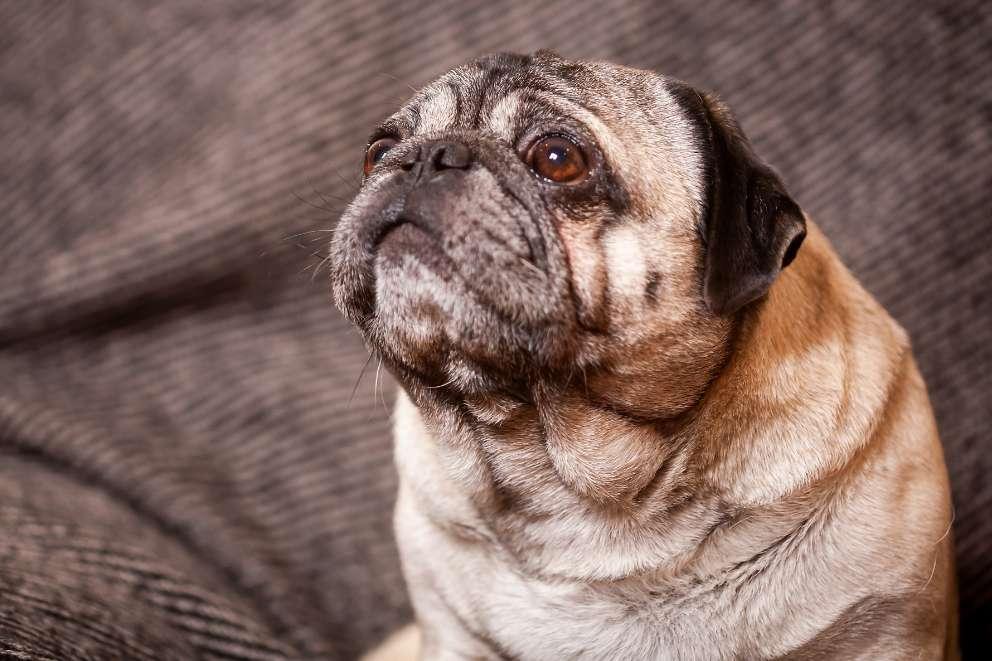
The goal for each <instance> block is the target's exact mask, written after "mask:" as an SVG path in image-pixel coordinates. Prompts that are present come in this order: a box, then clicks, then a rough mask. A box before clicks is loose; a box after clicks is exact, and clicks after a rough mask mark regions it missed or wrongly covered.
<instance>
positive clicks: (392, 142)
mask: <svg viewBox="0 0 992 661" xmlns="http://www.w3.org/2000/svg"><path fill="white" fill-rule="evenodd" d="M396 142H397V140H396V139H395V138H379V139H378V140H376V141H375V142H373V143H372V144H371V145H369V148H368V149H366V150H365V165H364V166H363V167H362V169H363V170H364V171H365V176H366V177H367V176H369V175H370V174H371V173H372V170H374V169H375V166H376V165H378V164H379V161H381V160H382V157H383V156H385V155H386V152H387V151H389V150H390V149H392V148H393V147H395V146H396Z"/></svg>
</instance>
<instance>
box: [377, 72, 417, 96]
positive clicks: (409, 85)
mask: <svg viewBox="0 0 992 661" xmlns="http://www.w3.org/2000/svg"><path fill="white" fill-rule="evenodd" d="M378 75H380V76H385V77H386V78H391V79H392V80H394V81H396V82H397V83H399V84H400V85H403V86H404V87H406V88H407V89H408V90H410V91H411V92H413V93H414V94H416V93H417V91H418V90H417V88H416V87H414V86H413V85H411V84H410V83H408V82H406V81H405V80H400V79H399V77H397V76H394V75H393V74H391V73H388V72H386V71H380V72H379V73H378ZM404 100H405V99H404Z"/></svg>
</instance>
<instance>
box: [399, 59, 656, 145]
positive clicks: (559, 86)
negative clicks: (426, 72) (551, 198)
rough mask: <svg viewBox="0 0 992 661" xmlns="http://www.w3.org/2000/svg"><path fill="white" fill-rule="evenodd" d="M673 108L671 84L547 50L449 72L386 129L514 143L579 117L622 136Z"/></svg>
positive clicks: (591, 126)
mask: <svg viewBox="0 0 992 661" xmlns="http://www.w3.org/2000/svg"><path fill="white" fill-rule="evenodd" d="M672 103H673V99H672V97H671V95H669V94H668V93H667V91H666V89H665V86H664V84H663V80H662V79H661V78H660V77H658V76H655V75H653V74H650V73H648V72H644V71H637V70H633V69H626V68H623V67H618V66H614V65H608V64H603V63H592V62H579V61H568V60H564V59H561V58H559V57H557V56H555V55H553V54H546V53H543V52H538V53H537V54H535V55H516V54H508V53H503V54H497V55H489V56H486V57H482V58H479V59H478V60H475V61H473V62H471V63H469V64H467V65H464V66H461V67H458V68H456V69H453V70H451V71H449V72H447V73H446V74H444V75H443V76H441V77H440V78H438V79H437V80H435V81H434V82H433V83H431V84H429V85H427V86H426V87H425V88H423V89H422V90H421V91H420V92H418V93H417V94H416V95H415V96H414V97H413V98H412V99H410V101H409V102H408V103H407V104H406V105H405V106H404V107H403V108H402V109H401V110H400V111H399V112H398V113H396V114H395V115H394V116H393V117H391V118H390V120H389V121H388V122H386V125H387V126H388V127H389V128H396V129H399V131H398V132H401V133H402V134H404V135H417V134H425V133H436V132H441V131H446V130H456V129H457V130H477V131H484V132H487V133H490V134H495V135H497V136H499V137H502V138H511V137H513V134H514V133H515V132H516V131H517V130H519V124H520V123H523V122H533V121H535V120H537V121H539V120H552V121H553V120H555V119H562V120H565V119H573V120H578V121H581V122H582V123H584V124H586V125H588V128H589V129H590V130H594V131H596V129H599V130H600V131H604V132H610V133H617V134H620V133H623V132H624V129H625V127H626V126H625V125H627V124H631V125H634V126H643V125H644V124H645V123H647V122H658V120H662V121H661V123H662V124H663V123H665V122H664V118H663V115H665V114H666V113H670V112H672V111H673V110H675V109H674V108H673V107H670V106H672ZM635 115H637V116H639V117H638V118H636V120H635V117H634V116H635ZM625 120H635V121H630V122H627V121H625ZM596 132H597V133H599V131H596Z"/></svg>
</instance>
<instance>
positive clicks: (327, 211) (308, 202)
mask: <svg viewBox="0 0 992 661" xmlns="http://www.w3.org/2000/svg"><path fill="white" fill-rule="evenodd" d="M293 197H295V198H296V199H297V200H299V201H300V202H302V203H303V204H305V205H307V206H308V207H313V208H314V209H316V210H318V211H324V212H326V213H331V214H337V213H339V211H336V210H334V209H331V208H329V207H324V206H321V205H319V204H314V203H313V202H311V201H310V200H308V199H306V198H304V197H303V196H302V195H300V194H299V193H297V192H296V191H293Z"/></svg>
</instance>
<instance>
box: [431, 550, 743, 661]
mask: <svg viewBox="0 0 992 661" xmlns="http://www.w3.org/2000/svg"><path fill="white" fill-rule="evenodd" d="M499 565H500V563H499V562H492V561H491V560H487V559H483V558H477V559H475V560H467V561H464V562H458V563H457V567H458V568H457V569H456V568H454V567H453V566H452V565H448V566H447V567H440V566H438V567H437V570H438V572H439V576H440V580H439V581H438V589H439V590H440V591H441V592H442V593H443V594H444V601H445V602H447V604H448V605H449V607H451V608H452V609H453V610H454V611H455V615H456V617H455V619H456V620H458V621H460V622H461V623H462V625H463V626H465V627H467V628H468V629H469V630H470V635H471V636H472V637H477V638H480V639H482V640H485V641H489V645H487V647H488V648H489V649H488V650H487V652H488V653H489V654H492V656H493V658H517V659H589V660H593V659H597V660H598V659H658V660H665V659H680V660H688V659H700V660H701V659H714V658H721V657H720V656H719V655H720V654H722V653H723V652H716V654H717V656H714V653H715V650H722V651H724V652H726V654H725V658H741V656H742V654H743V655H744V656H746V654H745V653H744V652H745V649H746V648H747V647H749V646H750V640H749V639H748V637H747V636H748V633H751V634H752V635H753V631H752V630H751V629H750V628H749V627H748V626H746V625H745V622H744V621H743V619H742V618H741V617H739V616H738V614H737V613H735V612H734V606H733V604H732V603H731V602H730V599H728V597H727V595H725V594H723V593H722V592H706V591H694V590H691V589H689V590H681V589H679V590H661V591H656V590H653V589H651V588H649V587H646V586H644V587H638V588H631V587H629V586H626V587H623V588H618V589H610V588H602V587H595V586H591V585H587V584H583V583H581V582H575V581H563V582H558V581H548V580H540V579H534V578H531V577H527V576H523V575H521V574H519V573H517V572H515V571H513V570H512V569H509V568H506V567H500V566H499ZM462 568H464V570H465V571H463V570H462ZM428 617H429V616H428ZM751 640H753V639H751Z"/></svg>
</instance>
